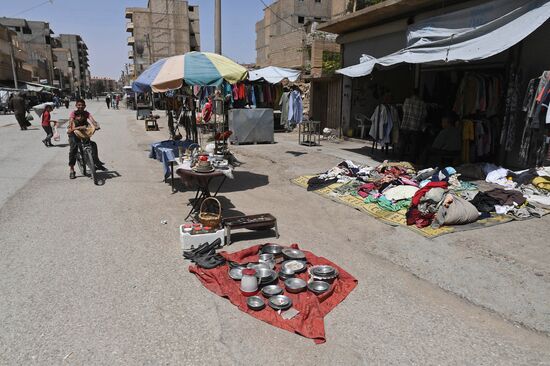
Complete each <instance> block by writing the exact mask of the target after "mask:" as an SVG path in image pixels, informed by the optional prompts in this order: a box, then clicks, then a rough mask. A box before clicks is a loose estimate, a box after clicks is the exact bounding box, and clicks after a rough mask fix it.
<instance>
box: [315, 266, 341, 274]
mask: <svg viewBox="0 0 550 366" xmlns="http://www.w3.org/2000/svg"><path fill="white" fill-rule="evenodd" d="M311 272H312V273H313V274H314V275H317V276H331V275H333V274H334V273H336V268H334V267H332V266H327V265H320V266H315V267H313V268H312V269H311Z"/></svg>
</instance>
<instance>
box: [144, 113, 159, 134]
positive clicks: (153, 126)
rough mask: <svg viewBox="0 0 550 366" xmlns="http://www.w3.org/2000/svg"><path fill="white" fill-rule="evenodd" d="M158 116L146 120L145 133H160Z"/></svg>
mask: <svg viewBox="0 0 550 366" xmlns="http://www.w3.org/2000/svg"><path fill="white" fill-rule="evenodd" d="M158 118H159V117H158V116H153V117H147V118H145V131H158V130H159V124H158V123H157V119H158Z"/></svg>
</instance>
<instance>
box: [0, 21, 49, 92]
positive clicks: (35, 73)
mask: <svg viewBox="0 0 550 366" xmlns="http://www.w3.org/2000/svg"><path fill="white" fill-rule="evenodd" d="M0 24H2V25H4V26H6V27H7V28H9V29H10V30H12V31H14V32H16V33H17V37H18V39H19V44H20V46H21V49H23V50H24V51H25V52H26V55H27V63H28V64H29V65H31V66H32V79H33V81H35V82H46V83H48V84H50V85H51V84H52V83H53V80H54V71H53V68H54V61H53V60H54V58H53V52H52V45H51V40H52V38H51V35H52V34H53V31H52V30H51V29H50V25H49V23H47V22H40V21H31V20H26V19H19V18H6V17H1V18H0Z"/></svg>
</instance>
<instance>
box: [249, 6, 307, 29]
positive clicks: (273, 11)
mask: <svg viewBox="0 0 550 366" xmlns="http://www.w3.org/2000/svg"><path fill="white" fill-rule="evenodd" d="M259 1H260V2H261V3H262V4H263V5H264V6H265V7H266V8H267V9H269V11H271V13H272V14H273V15H275V16H276V17H277V18H279V19H280V20H281V21H283V22H285V23H286V24H288V25H290V26H291V27H292V28H294V29H297V30H299V31H304V29H303V28H300V27H296V26H295V25H294V24H291V23H289V22H287V21H286V20H285V19H283V18H282V17H281V16H280V15H279V14H277V13H276V12H275V10H273V9H271V6H270V5H267V4H266V3H265V2H264V0H259Z"/></svg>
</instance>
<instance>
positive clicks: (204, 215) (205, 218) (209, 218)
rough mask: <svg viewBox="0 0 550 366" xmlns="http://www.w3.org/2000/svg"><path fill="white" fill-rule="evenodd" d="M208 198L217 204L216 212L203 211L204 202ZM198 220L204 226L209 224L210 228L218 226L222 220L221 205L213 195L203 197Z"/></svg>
mask: <svg viewBox="0 0 550 366" xmlns="http://www.w3.org/2000/svg"><path fill="white" fill-rule="evenodd" d="M209 200H211V201H215V202H216V203H217V204H218V213H213V212H206V211H204V204H205V203H206V202H207V201H209ZM199 221H200V222H201V224H203V225H204V226H210V227H212V228H217V227H219V226H220V223H221V221H222V205H221V203H220V201H218V200H217V199H216V198H214V197H208V198H205V199H204V200H203V201H202V203H201V208H200V211H199Z"/></svg>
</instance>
